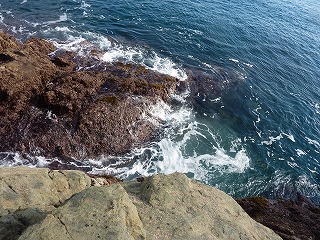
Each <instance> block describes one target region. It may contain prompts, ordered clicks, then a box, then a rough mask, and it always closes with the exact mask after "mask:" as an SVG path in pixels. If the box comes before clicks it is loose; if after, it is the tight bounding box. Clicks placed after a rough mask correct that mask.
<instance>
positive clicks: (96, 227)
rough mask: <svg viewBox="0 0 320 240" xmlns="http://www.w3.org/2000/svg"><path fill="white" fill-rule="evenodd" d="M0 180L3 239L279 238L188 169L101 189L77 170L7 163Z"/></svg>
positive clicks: (1, 232)
mask: <svg viewBox="0 0 320 240" xmlns="http://www.w3.org/2000/svg"><path fill="white" fill-rule="evenodd" d="M4 173H5V174H4ZM49 175H51V176H56V177H52V178H51V177H49ZM26 176H30V179H28V180H30V181H26V178H27V177H26ZM58 176H59V177H58ZM60 178H61V179H60ZM19 179H20V181H19ZM59 179H60V180H59ZM43 182H45V183H43ZM90 182H91V184H89V183H90ZM0 183H1V184H2V186H5V187H2V188H1V189H0V191H1V192H0V203H1V205H2V206H3V209H2V211H1V218H0V236H2V238H1V237H0V239H46V240H50V239H79V240H81V239H119V240H120V239H177V240H178V239H228V240H230V239H237V240H238V239H272V240H276V239H281V238H280V237H279V236H278V235H276V234H275V233H274V232H273V231H272V230H270V229H268V228H267V227H264V226H263V225H261V224H259V223H257V222H255V221H254V220H253V219H251V218H250V217H249V216H248V215H247V214H246V213H245V212H244V211H243V209H242V208H241V207H240V206H239V205H238V204H237V203H236V202H235V201H234V200H233V199H232V198H231V197H230V196H228V195H227V194H225V193H223V192H222V191H219V190H217V189H214V188H212V187H209V186H205V185H203V184H200V183H198V182H196V181H193V180H190V179H188V178H187V177H186V176H185V175H183V174H172V175H168V176H165V175H156V176H153V177H148V178H144V179H143V178H141V179H139V181H132V182H127V183H116V184H112V185H109V186H107V185H100V187H97V186H92V185H94V184H93V181H92V179H91V180H90V177H88V176H85V174H84V173H81V172H78V171H50V170H48V169H30V168H6V169H3V171H2V172H1V173H0ZM13 183H14V184H13ZM67 183H68V184H67ZM77 183H79V186H78V187H76V184H77ZM42 184H43V185H42ZM45 187H46V188H45ZM47 188H48V189H47ZM69 189H72V190H69ZM72 191H73V192H75V194H74V195H73V196H71V197H70V198H68V199H67V197H69V196H70V194H71V192H72ZM76 192H79V193H76ZM13 195H15V196H19V197H17V198H15V197H13ZM31 197H32V198H33V199H31ZM9 198H10V200H11V201H12V202H11V203H9V202H8V200H9ZM15 204H17V205H16V206H15ZM37 206H40V207H37Z"/></svg>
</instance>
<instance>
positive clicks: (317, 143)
mask: <svg viewBox="0 0 320 240" xmlns="http://www.w3.org/2000/svg"><path fill="white" fill-rule="evenodd" d="M305 139H306V140H307V141H308V143H309V144H312V145H315V146H318V147H320V143H319V142H318V141H316V140H313V139H311V138H308V137H305Z"/></svg>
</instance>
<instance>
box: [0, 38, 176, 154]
mask: <svg viewBox="0 0 320 240" xmlns="http://www.w3.org/2000/svg"><path fill="white" fill-rule="evenodd" d="M96 55H97V54H96V53H95V54H93V55H90V56H89V57H82V58H81V57H79V56H77V55H76V54H75V53H72V52H66V51H60V50H59V51H58V50H57V49H56V48H55V46H54V45H53V44H51V43H49V42H47V41H45V40H42V39H36V38H32V39H30V40H28V41H27V42H25V43H24V44H20V43H17V42H16V41H15V40H14V39H13V38H12V37H10V36H8V35H6V34H4V33H0V116H1V122H0V142H1V144H0V152H1V151H2V152H6V151H12V152H17V151H18V152H21V153H27V154H31V155H42V156H46V157H58V158H61V159H68V158H70V157H73V158H77V159H80V160H81V159H83V158H88V157H96V156H98V155H103V154H107V155H109V154H119V153H124V152H126V151H128V150H129V149H131V148H132V147H134V146H136V145H138V144H142V143H144V142H146V141H149V140H150V139H151V138H152V137H153V135H154V133H155V130H156V128H157V126H156V125H155V124H154V122H153V121H150V120H149V118H150V116H148V109H149V108H150V106H151V105H153V104H154V103H156V102H157V101H159V100H160V99H161V100H163V101H168V100H169V99H170V94H171V93H172V92H173V91H174V90H175V88H176V84H177V81H178V80H177V79H175V78H172V77H169V76H167V75H163V74H160V73H157V72H154V71H151V70H148V69H146V68H144V67H142V66H139V65H134V64H122V63H115V64H106V63H102V62H100V61H99V59H98V58H97V57H95V56H96Z"/></svg>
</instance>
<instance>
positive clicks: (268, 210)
mask: <svg viewBox="0 0 320 240" xmlns="http://www.w3.org/2000/svg"><path fill="white" fill-rule="evenodd" d="M237 202H238V203H239V204H240V205H241V206H242V207H243V208H244V210H245V211H246V212H247V213H248V214H249V215H250V216H251V217H252V218H253V219H255V220H256V221H258V222H260V223H261V224H263V225H265V226H268V227H270V228H272V229H273V230H274V231H275V232H276V233H278V234H279V235H280V236H281V237H282V238H283V239H286V240H296V239H301V240H308V239H314V240H318V239H320V208H319V207H318V206H316V205H314V204H313V203H311V202H310V201H308V200H307V199H306V198H304V197H303V196H298V198H297V199H296V200H295V201H293V200H284V199H282V200H281V199H278V200H271V199H266V198H264V197H251V198H245V199H239V200H237Z"/></svg>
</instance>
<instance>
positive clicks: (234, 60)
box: [229, 58, 239, 63]
mask: <svg viewBox="0 0 320 240" xmlns="http://www.w3.org/2000/svg"><path fill="white" fill-rule="evenodd" d="M229 60H230V61H232V62H235V63H239V60H238V59H234V58H229Z"/></svg>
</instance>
